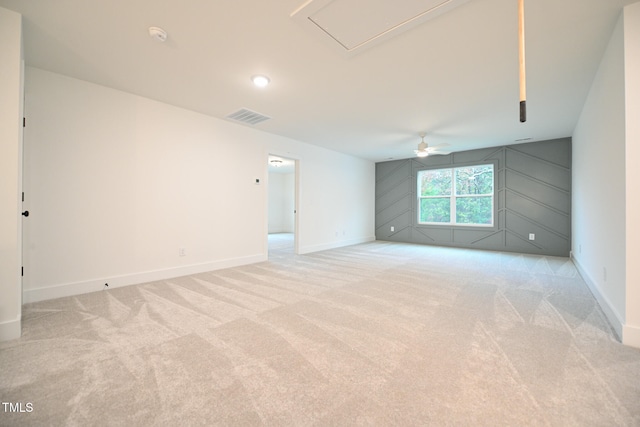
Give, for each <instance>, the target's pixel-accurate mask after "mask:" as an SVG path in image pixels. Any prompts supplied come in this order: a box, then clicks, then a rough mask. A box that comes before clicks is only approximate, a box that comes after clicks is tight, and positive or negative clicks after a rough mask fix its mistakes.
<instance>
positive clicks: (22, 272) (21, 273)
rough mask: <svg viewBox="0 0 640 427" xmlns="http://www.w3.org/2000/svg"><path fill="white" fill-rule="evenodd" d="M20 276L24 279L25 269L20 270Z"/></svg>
mask: <svg viewBox="0 0 640 427" xmlns="http://www.w3.org/2000/svg"><path fill="white" fill-rule="evenodd" d="M20 276H22V277H24V267H21V269H20Z"/></svg>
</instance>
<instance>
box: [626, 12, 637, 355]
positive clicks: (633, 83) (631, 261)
mask: <svg viewBox="0 0 640 427" xmlns="http://www.w3.org/2000/svg"><path fill="white" fill-rule="evenodd" d="M624 63H625V116H626V123H625V132H626V152H625V158H626V168H625V172H626V198H625V199H626V203H627V206H626V217H627V218H626V227H627V228H626V250H627V253H626V261H627V287H626V292H627V295H626V310H625V312H626V325H625V327H624V330H623V334H622V335H623V339H624V341H625V343H628V344H631V345H634V346H635V347H640V262H638V261H639V260H640V224H639V223H638V220H639V219H640V167H638V166H639V165H640V3H635V4H632V5H630V6H627V7H626V8H625V9H624Z"/></svg>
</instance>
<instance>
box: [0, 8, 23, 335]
mask: <svg viewBox="0 0 640 427" xmlns="http://www.w3.org/2000/svg"><path fill="white" fill-rule="evenodd" d="M0 76H1V77H0V341H4V340H10V339H14V338H18V337H19V336H20V325H21V306H22V295H21V292H20V289H21V278H20V266H21V259H20V258H21V244H22V241H21V234H22V226H21V223H22V216H21V215H20V212H21V197H20V193H21V187H22V167H21V165H22V17H21V16H20V15H19V14H17V13H15V12H12V11H9V10H7V9H4V8H0Z"/></svg>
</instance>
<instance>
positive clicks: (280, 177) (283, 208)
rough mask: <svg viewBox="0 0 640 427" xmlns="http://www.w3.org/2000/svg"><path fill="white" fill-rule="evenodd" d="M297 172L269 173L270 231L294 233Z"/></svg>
mask: <svg viewBox="0 0 640 427" xmlns="http://www.w3.org/2000/svg"><path fill="white" fill-rule="evenodd" d="M294 192H295V174H293V173H277V172H271V173H269V233H293V232H294V228H295V218H294V216H293V211H294V209H295V197H294V194H295V193H294Z"/></svg>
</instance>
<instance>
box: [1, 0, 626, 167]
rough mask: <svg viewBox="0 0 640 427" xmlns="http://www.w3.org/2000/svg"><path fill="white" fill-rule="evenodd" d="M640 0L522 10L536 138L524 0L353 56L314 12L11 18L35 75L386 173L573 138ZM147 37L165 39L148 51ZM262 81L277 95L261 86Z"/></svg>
mask: <svg viewBox="0 0 640 427" xmlns="http://www.w3.org/2000/svg"><path fill="white" fill-rule="evenodd" d="M354 1H356V0H354ZM379 1H382V0H379ZM635 1H636V0H561V1H559V0H525V21H526V48H527V95H528V99H527V119H528V120H527V122H526V123H524V124H523V123H520V122H519V112H518V102H519V99H518V52H517V1H516V0H470V1H468V2H466V3H463V4H461V5H460V6H459V7H457V8H455V9H453V10H451V11H449V12H447V13H445V14H442V15H440V16H438V17H436V18H434V19H431V20H428V21H426V22H424V23H422V24H420V25H418V26H416V27H414V28H412V29H410V30H408V31H406V32H404V33H402V34H399V35H397V36H395V37H393V38H392V39H390V40H386V41H384V42H383V43H380V44H377V45H375V46H373V47H370V48H368V49H366V50H364V51H362V52H361V53H358V54H357V55H352V56H345V55H341V54H340V53H339V52H337V51H336V50H335V49H333V48H332V47H331V46H330V45H329V44H330V42H329V41H328V40H326V36H324V35H322V34H320V33H319V32H318V33H317V34H314V33H312V32H310V31H308V30H307V29H305V28H304V26H302V25H300V24H299V23H298V22H297V21H296V20H294V19H292V18H291V14H292V13H293V12H294V11H296V10H297V9H299V8H300V7H301V6H302V5H303V3H304V0H280V1H264V0H237V1H227V2H218V1H211V0H181V1H177V0H135V1H131V0H109V1H100V2H94V1H86V0H29V1H25V0H0V6H3V7H6V8H8V9H11V10H15V11H17V12H20V13H22V14H23V17H24V40H25V54H26V62H27V65H31V66H35V67H38V68H42V69H45V70H50V71H54V72H57V73H61V74H65V75H68V76H71V77H75V78H78V79H82V80H87V81H91V82H95V83H98V84H102V85H105V86H109V87H112V88H116V89H120V90H124V91H127V92H131V93H134V94H138V95H142V96H145V97H149V98H152V99H156V100H159V101H163V102H166V103H170V104H174V105H177V106H181V107H184V108H188V109H191V110H194V111H198V112H201V113H205V114H208V115H211V116H214V117H219V118H224V117H225V116H227V115H228V114H229V113H232V112H234V111H236V110H238V109H240V108H248V109H250V110H253V111H256V112H259V113H261V114H264V115H266V116H269V117H271V119H270V120H267V121H265V122H262V123H259V124H257V125H255V126H254V127H255V128H256V129H260V130H263V131H266V132H270V133H274V134H279V135H284V136H287V137H290V138H294V139H296V140H299V141H304V142H308V143H311V144H315V145H319V146H324V147H327V148H329V149H333V150H336V151H341V152H344V153H348V154H351V155H355V156H358V157H362V158H365V159H370V160H373V161H384V160H387V159H388V158H395V159H399V158H408V157H411V156H413V150H414V149H415V148H416V145H417V143H418V142H419V141H420V138H419V137H418V134H419V133H420V132H426V133H427V138H426V139H427V141H428V142H429V143H430V144H432V145H438V144H442V143H446V144H449V146H448V147H447V149H448V150H449V149H450V150H452V151H460V150H467V149H473V148H480V147H487V146H497V145H504V144H512V143H514V141H516V140H519V139H522V138H532V139H531V140H532V141H536V140H545V139H552V138H560V137H565V136H570V135H571V134H572V132H573V129H574V127H575V124H576V121H577V118H578V116H579V114H580V111H581V108H582V105H583V102H584V99H585V97H586V95H587V93H588V90H589V87H590V84H591V81H592V79H593V77H594V75H595V72H596V70H597V67H598V64H599V61H600V58H601V57H602V54H603V52H604V49H605V47H606V44H607V42H608V40H609V36H610V34H611V32H612V30H613V27H614V25H615V22H616V20H617V18H618V17H619V15H620V12H621V9H622V7H623V6H625V5H627V4H631V3H634V2H635ZM363 4H366V2H365V3H363ZM353 25H359V23H358V22H354V23H353ZM150 26H158V27H162V28H164V29H165V30H166V31H167V32H168V34H169V38H168V40H167V41H166V42H165V43H159V42H157V41H154V40H153V39H151V38H150V37H149V35H148V32H147V29H148V27H150ZM258 73H264V74H266V75H268V76H269V77H270V78H271V82H272V83H271V85H270V86H269V87H267V88H265V89H261V90H260V89H256V88H254V87H253V86H252V85H251V82H250V77H251V76H252V75H254V74H258Z"/></svg>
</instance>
